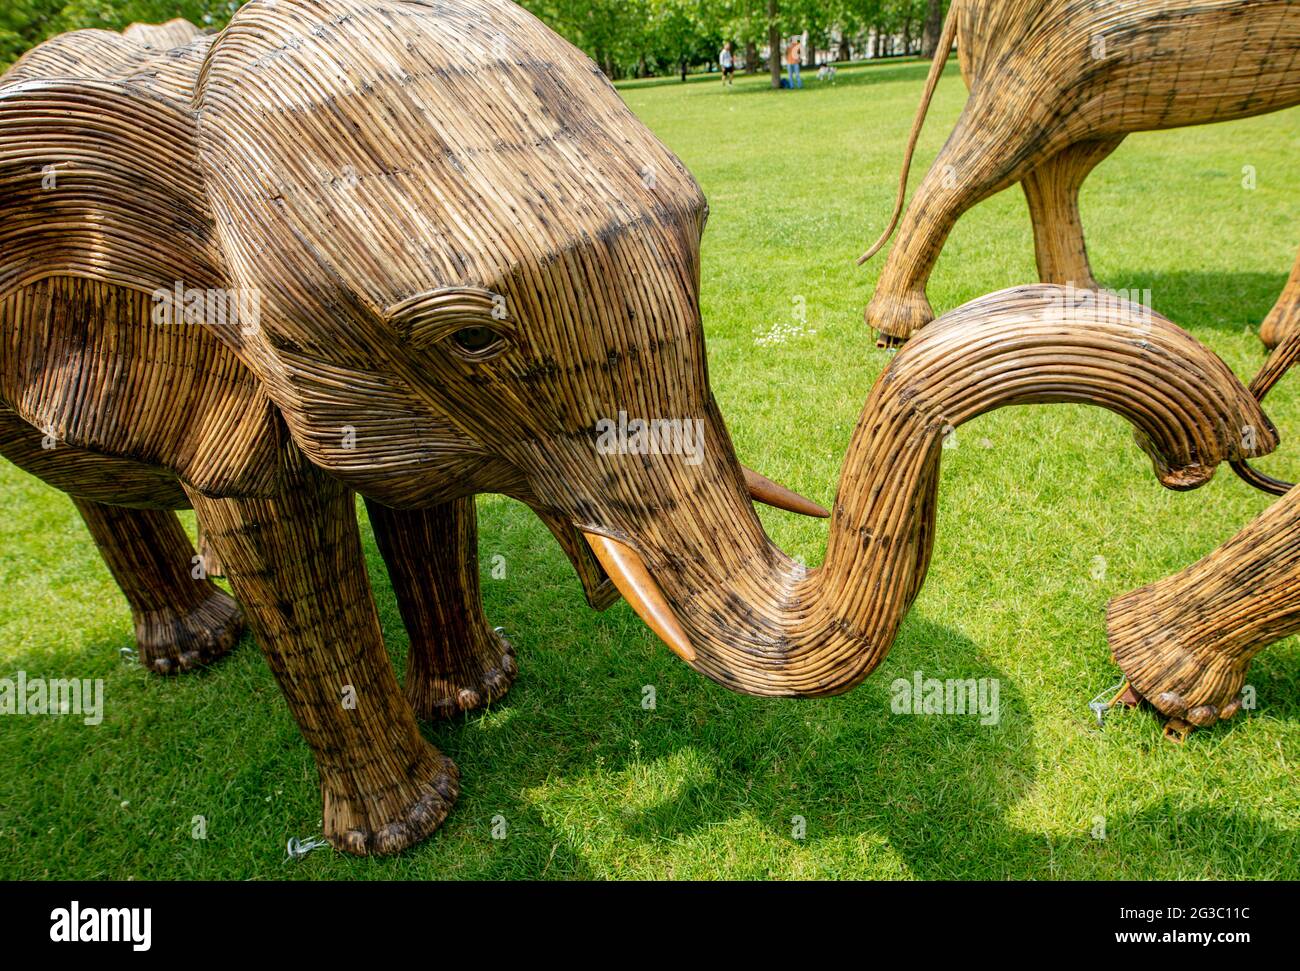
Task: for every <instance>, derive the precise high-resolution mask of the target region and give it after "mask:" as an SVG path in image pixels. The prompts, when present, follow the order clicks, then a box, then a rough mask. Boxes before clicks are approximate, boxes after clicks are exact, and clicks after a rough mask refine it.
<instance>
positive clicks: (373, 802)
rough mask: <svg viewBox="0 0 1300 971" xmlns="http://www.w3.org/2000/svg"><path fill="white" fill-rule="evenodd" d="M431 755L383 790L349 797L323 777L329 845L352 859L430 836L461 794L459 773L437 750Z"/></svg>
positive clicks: (387, 851)
mask: <svg viewBox="0 0 1300 971" xmlns="http://www.w3.org/2000/svg"><path fill="white" fill-rule="evenodd" d="M429 751H430V757H429V758H424V759H421V760H420V762H419V763H418V764H417V766H416V767H415V768H414V769H412V770H410V771H409V772H408V773H407V774H406V775H403V776H401V777H400V778H399V781H398V782H396V783H395V784H394V785H391V786H389V787H387V788H382V789H377V790H374V791H370V792H365V793H361V792H354V793H353V794H347V793H344V792H341V791H339V790H338V789H336V788H334V787H332V786H331V784H330V783H329V782H327V781H325V780H324V779H322V782H321V794H322V797H323V799H324V804H325V817H324V823H325V838H326V839H327V840H329V842H330V844H331V845H332V846H333V847H334V848H335V849H336V850H341V851H342V852H344V853H351V854H353V855H354V856H391V855H392V854H394V853H400V852H402V851H403V850H405V849H407V848H408V847H411V846H414V845H415V844H416V843H419V842H420V841H421V840H423V839H425V838H426V837H428V836H430V835H432V834H433V832H434V831H435V830H436V829H437V828H438V827H439V826H441V825H442V823H443V820H445V819H446V818H447V814H448V813H450V812H451V807H452V806H453V805H455V803H456V799H457V797H458V796H459V795H460V770H459V769H457V768H456V763H454V762H453V761H452V760H451V759H449V758H447V756H445V755H443V754H442V753H441V752H439V751H437V750H436V749H434V748H432V747H430V749H429Z"/></svg>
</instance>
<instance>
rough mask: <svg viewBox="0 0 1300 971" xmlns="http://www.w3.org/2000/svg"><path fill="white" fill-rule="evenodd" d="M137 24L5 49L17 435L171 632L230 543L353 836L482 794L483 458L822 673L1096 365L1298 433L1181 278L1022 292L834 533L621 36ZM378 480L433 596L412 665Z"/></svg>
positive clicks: (1178, 430) (914, 403) (966, 347)
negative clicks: (944, 473) (813, 556)
mask: <svg viewBox="0 0 1300 971" xmlns="http://www.w3.org/2000/svg"><path fill="white" fill-rule="evenodd" d="M129 43H130V41H129V38H122V37H118V36H117V35H112V34H105V33H104V32H93V34H92V35H91V36H89V37H82V36H79V35H75V34H74V35H68V36H67V37H65V38H63V39H60V40H56V41H54V42H52V43H51V45H46V46H45V47H43V48H40V49H38V50H36V51H34V52H32V54H30V55H29V56H28V58H26V59H24V60H23V61H21V62H20V63H19V64H18V65H16V67H15V68H14V70H13V72H12V73H11V75H10V76H9V77H7V78H6V79H5V83H4V84H3V85H0V453H3V454H4V455H5V456H7V457H8V458H10V459H11V460H13V461H14V462H16V463H17V464H18V465H20V466H22V467H23V468H25V469H28V470H29V471H31V472H33V473H34V474H35V475H37V476H38V477H39V478H41V479H43V480H44V481H46V482H48V483H50V484H52V485H54V486H55V487H57V488H60V489H62V490H64V491H65V492H67V493H69V494H70V495H72V496H73V497H74V498H75V499H76V501H77V503H78V505H79V507H80V508H81V509H82V511H83V513H84V514H85V516H86V519H87V522H88V523H89V524H90V526H91V529H92V532H93V533H94V535H95V538H96V539H97V540H98V541H99V545H100V547H101V549H102V550H103V551H104V553H105V555H106V557H107V558H108V560H109V563H110V565H112V566H113V567H114V573H115V575H116V576H117V578H118V580H119V582H120V583H121V585H122V587H123V589H124V591H125V592H126V593H127V595H128V598H129V599H131V600H132V603H133V606H135V607H136V608H137V616H138V617H139V616H149V617H153V618H154V620H155V621H156V628H157V629H156V630H154V631H153V632H152V633H151V634H150V636H151V637H152V645H151V647H150V650H151V651H152V652H153V655H154V657H155V658H156V659H162V660H167V661H170V662H172V663H170V664H166V665H156V667H159V668H162V667H168V668H170V667H173V666H178V667H184V666H189V665H191V664H193V663H200V662H202V661H206V660H209V659H211V658H212V657H215V656H216V655H218V654H220V653H221V651H223V650H225V649H227V648H228V647H229V645H230V643H231V642H232V639H233V637H234V636H235V634H237V627H238V623H239V619H238V617H239V613H238V609H237V608H236V607H235V606H234V604H233V603H232V602H230V601H229V598H226V597H225V595H224V594H221V593H220V592H219V591H218V590H217V589H216V588H215V587H213V586H212V585H211V584H210V583H209V582H208V581H206V580H202V579H194V577H193V574H192V573H191V572H190V570H189V564H190V561H191V558H192V554H193V551H192V549H191V548H190V545H189V542H188V540H187V539H186V538H185V536H184V534H183V533H182V532H181V530H180V528H179V526H178V524H177V521H176V519H175V516H174V512H173V510H175V509H178V508H184V507H188V506H192V507H193V508H194V510H195V511H196V513H197V515H198V518H199V520H200V522H201V523H202V524H203V527H204V529H205V531H206V534H207V538H208V541H209V542H210V543H211V545H212V547H213V549H214V551H215V553H216V555H217V556H218V557H219V558H220V559H221V561H222V562H223V563H224V565H225V571H226V575H227V577H228V578H229V581H230V584H231V587H232V589H233V590H234V593H235V596H236V598H237V600H238V602H239V604H240V606H241V607H242V610H243V613H244V615H245V616H246V617H247V620H248V623H249V625H250V627H251V628H252V631H253V634H254V636H255V637H256V639H257V641H258V643H259V645H260V646H261V648H262V650H263V652H264V654H265V656H266V659H267V661H268V663H269V666H270V668H271V670H272V671H273V672H274V674H275V676H276V678H277V679H278V681H279V684H280V686H281V688H282V690H283V694H284V697H285V699H286V701H287V703H288V705H289V707H290V709H291V710H292V713H293V715H294V717H295V719H296V721H297V723H298V725H299V726H300V728H301V731H302V734H303V737H304V739H305V740H306V742H307V744H308V745H309V746H310V747H311V749H312V752H313V753H314V756H315V760H316V764H317V767H318V769H319V774H320V784H321V791H322V797H323V801H324V828H325V834H326V836H327V838H328V839H329V840H330V841H331V842H332V843H333V844H334V845H335V846H336V847H338V848H340V849H342V850H345V851H348V852H352V853H358V854H365V853H392V852H396V851H399V850H401V849H403V848H404V847H407V846H409V845H411V844H412V843H414V842H416V841H418V840H420V839H422V838H424V837H425V836H427V835H428V834H429V833H431V832H432V831H433V830H434V829H435V828H436V827H437V826H438V825H439V824H440V823H441V821H442V820H443V818H444V817H445V816H446V814H447V812H448V811H449V810H450V807H451V805H452V803H453V801H454V799H455V797H456V795H457V792H458V785H459V782H458V773H457V771H456V768H455V766H454V765H453V764H452V763H451V761H450V760H449V759H448V758H446V757H445V756H444V755H443V754H442V753H440V752H439V751H438V750H437V749H435V748H434V747H433V746H432V745H430V744H429V743H428V742H427V741H426V740H425V739H424V738H422V737H421V735H420V732H419V729H418V726H417V722H416V716H417V714H419V715H422V716H436V715H440V714H445V713H447V712H450V711H459V710H462V709H465V708H469V707H474V706H475V705H477V704H479V703H482V702H484V701H486V700H490V699H491V698H493V697H497V696H499V695H500V693H501V692H502V691H504V690H505V688H506V687H507V686H508V684H509V682H510V680H511V678H513V676H514V674H515V662H514V659H513V657H512V656H511V652H510V649H509V646H508V645H506V644H505V643H504V642H503V641H502V640H501V639H500V638H499V637H498V635H497V634H495V633H494V632H493V630H492V628H491V626H490V625H489V624H488V623H487V621H486V620H485V619H484V618H483V616H482V607H481V603H480V599H479V594H478V586H477V583H478V581H477V572H476V568H475V564H474V556H475V523H474V506H473V496H474V495H475V494H477V493H483V492H495V493H501V494H505V495H508V496H512V497H515V498H517V499H519V500H521V501H522V502H524V503H526V504H527V505H528V506H530V507H531V508H532V509H533V510H535V511H536V512H537V514H538V515H539V516H541V517H542V518H543V520H545V521H546V522H547V523H548V525H550V526H551V528H552V529H553V531H554V532H555V533H556V535H557V537H558V538H559V539H560V540H561V542H562V544H564V546H565V548H566V550H567V551H568V552H569V554H570V556H571V557H572V558H573V560H574V562H575V565H577V566H578V568H579V574H580V575H581V576H583V577H584V580H585V581H586V583H587V585H588V591H589V594H590V596H591V598H592V599H593V600H594V601H596V602H597V603H603V602H608V600H609V595H608V591H609V590H610V589H611V585H612V587H616V588H617V589H618V590H619V591H621V592H622V593H623V594H624V596H625V597H626V599H627V600H628V601H629V603H630V604H631V606H632V607H633V608H634V609H635V610H636V611H637V612H638V613H639V614H640V615H641V616H642V617H643V618H644V619H645V620H646V621H647V623H649V624H650V625H651V626H652V627H653V629H654V630H655V631H656V632H657V633H658V634H659V635H660V636H661V637H662V638H663V639H664V640H665V642H666V643H667V644H668V646H669V647H670V648H671V649H673V650H674V651H675V652H676V653H677V654H678V655H680V656H681V657H682V658H683V660H684V661H685V662H686V663H688V664H689V665H691V666H692V667H693V668H694V669H695V670H697V671H699V672H700V673H702V674H704V675H706V676H708V677H710V678H712V679H714V680H716V681H718V682H720V683H721V684H723V685H725V686H727V687H729V688H732V689H734V690H737V691H742V692H748V693H751V694H756V695H767V696H815V695H828V694H836V693H839V692H843V691H847V690H848V689H850V688H851V687H853V686H854V685H855V684H857V683H858V682H860V681H861V680H862V679H863V678H864V677H866V676H867V674H868V673H870V671H871V670H872V669H873V668H874V667H876V665H878V664H879V663H880V661H881V659H882V658H883V657H884V656H885V654H886V652H887V651H888V649H889V647H890V644H891V643H892V641H893V639H894V635H895V633H896V631H897V629H898V625H899V623H900V622H901V620H902V617H903V615H904V613H905V612H906V610H907V609H908V606H909V605H910V604H911V602H912V600H913V598H914V597H915V596H916V593H917V592H918V590H919V589H920V586H921V583H922V581H923V579H924V575H925V572H926V567H927V564H928V558H929V554H930V550H931V545H932V541H933V537H934V522H935V516H934V514H935V503H936V501H937V487H938V467H939V457H940V454H941V451H942V440H943V436H944V434H945V433H946V432H947V430H948V429H949V428H951V427H953V426H956V425H959V424H960V423H961V422H963V421H966V420H968V419H970V418H972V417H974V416H976V415H978V414H982V413H984V412H987V411H989V410H990V409H993V408H997V407H1000V406H1003V405H1010V404H1019V403H1040V402H1090V403H1093V404H1097V405H1099V406H1102V407H1105V408H1109V409H1111V410H1113V411H1115V412H1118V413H1119V414H1121V415H1123V416H1124V417H1125V418H1127V419H1128V420H1129V421H1130V422H1131V423H1132V424H1133V425H1134V426H1135V428H1136V429H1137V431H1138V440H1139V442H1140V443H1141V445H1142V447H1143V448H1144V450H1145V451H1146V452H1147V453H1148V454H1149V455H1150V456H1151V457H1152V459H1153V461H1154V463H1155V468H1156V471H1157V474H1158V476H1159V478H1160V479H1161V481H1162V482H1163V483H1164V484H1165V485H1167V486H1170V487H1173V488H1190V487H1194V486H1196V485H1199V484H1200V483H1202V482H1204V481H1206V480H1207V479H1208V478H1209V476H1210V475H1211V474H1213V471H1214V468H1215V466H1216V465H1217V464H1218V463H1220V462H1222V461H1224V460H1238V459H1242V458H1246V457H1249V456H1253V455H1256V454H1262V453H1265V452H1267V451H1269V450H1270V449H1272V448H1273V447H1274V445H1275V435H1274V433H1273V431H1272V427H1271V426H1270V425H1269V424H1268V421H1267V419H1266V418H1265V417H1264V415H1263V414H1262V413H1261V411H1260V409H1259V407H1258V405H1257V404H1256V402H1255V400H1254V399H1253V398H1252V397H1251V396H1250V395H1249V394H1248V393H1247V392H1246V390H1245V389H1244V388H1243V387H1242V386H1241V385H1240V383H1239V382H1238V381H1237V380H1236V379H1235V378H1234V377H1233V375H1232V374H1231V372H1230V371H1229V370H1228V369H1227V367H1226V366H1225V365H1224V364H1223V363H1222V362H1221V361H1219V360H1218V358H1216V357H1215V356H1214V355H1213V354H1211V353H1210V352H1209V351H1207V350H1206V349H1205V348H1203V347H1202V346H1201V345H1199V344H1198V343H1197V342H1196V341H1195V340H1193V339H1192V338H1191V337H1189V336H1188V335H1187V334H1185V333H1184V332H1182V331H1181V330H1179V329H1178V328H1176V327H1174V326H1173V325H1172V324H1170V323H1169V322H1167V321H1165V320H1163V319H1161V318H1159V317H1158V316H1154V315H1151V314H1149V313H1148V312H1146V311H1144V310H1143V309H1142V308H1139V307H1135V306H1133V305H1129V304H1124V303H1113V304H1101V303H1096V302H1090V303H1087V304H1084V305H1078V306H1075V305H1071V304H1069V303H1068V302H1065V301H1066V300H1067V299H1068V298H1065V297H1063V293H1064V291H1061V290H1060V289H1059V288H1052V287H1041V286H1035V287H1028V288H1022V289H1018V290H1012V291H1007V292H1004V293H1001V294H995V295H993V296H991V297H988V298H984V299H982V300H979V301H976V302H974V303H972V304H969V305H967V306H966V307H963V308H961V309H959V310H957V311H954V312H953V313H952V314H950V315H948V317H947V318H945V320H943V321H940V322H938V323H937V324H936V325H935V326H934V327H932V328H930V329H929V330H928V332H927V334H926V335H925V336H924V337H923V338H922V339H920V340H918V341H916V342H914V343H913V344H912V345H911V346H909V347H908V348H907V349H906V350H905V351H904V352H902V353H900V354H899V355H898V356H897V357H896V359H895V360H894V361H893V362H892V363H891V365H890V367H889V368H888V370H887V371H886V372H885V373H884V374H883V376H882V377H881V378H880V379H879V381H878V383H877V384H876V386H875V388H874V390H873V391H872V392H871V396H870V398H869V400H868V402H867V404H866V406H865V409H864V411H863V415H862V419H861V421H860V422H859V424H858V426H857V428H856V430H855V432H854V435H853V439H852V443H851V445H850V447H849V452H848V456H847V458H846V461H845V465H844V471H843V474H842V478H841V481H840V484H839V492H838V497H837V499H836V502H835V507H834V511H833V515H832V518H831V525H830V540H829V546H828V550H827V553H826V558H825V563H824V565H823V566H821V567H820V568H818V569H816V570H812V571H809V570H806V569H804V568H803V567H801V566H800V565H799V564H798V563H797V562H795V561H794V560H792V559H791V558H789V557H788V556H786V554H784V553H783V552H782V551H781V550H780V549H778V548H777V547H776V546H775V545H774V544H773V543H772V542H771V541H770V540H769V539H768V537H767V536H766V534H765V533H764V531H763V529H762V526H761V524H760V522H759V520H758V518H757V516H756V515H755V512H754V509H753V505H752V502H751V496H752V495H753V494H754V493H758V494H759V496H760V497H761V498H775V500H776V501H778V502H781V503H782V504H785V505H788V506H793V507H796V508H801V509H802V510H803V511H813V512H815V511H816V507H815V506H812V505H811V504H810V503H807V502H806V501H801V500H799V498H798V497H796V496H793V495H791V494H788V493H784V492H782V490H780V489H779V487H777V486H775V485H774V484H772V483H770V482H767V481H766V480H763V479H762V478H761V477H758V476H754V475H752V474H747V473H746V471H745V470H744V469H743V467H741V466H740V465H739V464H738V462H737V458H736V456H735V453H734V450H733V448H732V445H731V442H730V439H729V437H728V434H727V429H726V426H725V425H724V423H723V420H722V417H721V415H720V413H719V410H718V408H717V406H716V404H715V401H714V398H713V395H712V393H711V391H710V388H709V384H708V378H707V367H706V358H705V348H704V338H703V328H702V325H701V319H700V311H699V285H700V284H699V281H700V239H701V234H702V233H703V231H704V224H705V220H706V215H707V208H706V205H705V200H704V197H703V195H702V193H701V191H700V189H699V187H698V186H697V184H696V183H695V181H694V180H693V179H692V177H691V176H690V174H689V172H687V170H686V169H685V167H684V166H683V165H682V164H681V162H680V161H679V160H678V159H677V158H676V157H675V156H674V155H673V154H672V153H671V152H669V151H668V149H666V148H665V147H664V146H663V145H662V144H661V143H660V142H659V141H658V140H657V139H656V138H654V136H653V135H651V133H650V132H649V131H648V130H647V129H646V128H645V127H644V126H643V125H642V124H641V123H640V122H639V121H637V120H636V118H635V117H634V116H633V115H632V114H631V113H630V112H629V111H628V110H627V108H626V107H625V106H624V105H623V103H622V101H621V100H620V99H619V97H618V95H617V93H616V92H615V91H614V90H613V88H612V87H611V86H610V85H609V84H608V83H607V81H606V80H605V79H604V77H603V76H602V75H601V74H600V72H599V71H598V69H597V68H596V67H595V65H594V64H593V63H592V62H591V61H590V60H589V59H588V58H587V57H586V56H585V55H583V54H582V53H581V52H579V51H578V50H577V49H576V48H574V47H572V46H570V45H569V44H568V43H566V42H565V41H563V40H562V39H560V38H559V37H557V36H556V35H555V34H554V33H552V32H551V31H550V30H549V29H548V28H546V27H545V26H544V25H543V24H542V23H541V22H540V21H538V20H537V19H535V18H534V17H532V16H531V15H530V14H528V13H527V12H526V11H524V10H522V9H521V8H519V7H517V6H516V5H514V4H512V3H509V2H506V0H445V2H441V3H438V4H436V5H434V4H428V3H421V2H396V3H392V2H384V3H379V2H372V0H277V2H272V0H266V2H262V0H255V2H253V3H250V4H247V5H245V6H244V7H243V8H241V10H240V11H239V12H238V13H237V14H236V15H235V17H234V18H233V20H232V21H231V23H230V25H229V27H228V28H227V29H226V30H224V31H223V32H222V33H221V34H220V35H219V36H217V37H215V38H211V37H197V38H194V39H193V40H191V41H190V42H189V43H188V44H187V45H186V46H183V47H181V48H179V49H177V50H173V51H168V52H165V53H162V54H150V55H149V56H147V57H145V58H144V59H143V60H141V55H140V47H139V45H138V44H137V45H135V47H134V49H133V48H130V47H128V46H126V45H127V44H129ZM88 50H90V51H91V54H93V56H91V55H90V54H87V51H88ZM114 65H116V66H114ZM1247 427H1250V428H1254V429H1257V430H1258V434H1255V435H1253V436H1249V437H1248V438H1246V437H1243V435H1242V429H1244V428H1247ZM354 493H359V494H360V495H362V496H363V497H364V498H365V500H366V502H367V504H368V506H369V510H370V514H371V517H372V520H373V521H374V523H375V528H376V534H377V537H378V541H379V546H380V548H381V551H382V552H383V554H384V556H385V560H386V563H387V565H388V569H389V572H390V576H391V577H392V581H393V585H394V588H395V590H396V592H397V594H398V597H399V601H400V603H401V607H402V615H403V618H404V620H405V622H406V624H407V626H408V628H410V631H411V641H412V647H411V654H412V661H411V668H410V670H409V671H408V684H407V692H406V695H405V696H404V695H403V693H402V691H401V690H400V688H399V686H398V683H397V679H396V676H395V674H394V672H393V670H392V666H391V665H390V663H389V660H388V656H387V654H386V652H385V648H384V644H383V640H382V636H381V633H380V627H379V623H378V620H377V616H376V612H375V607H374V604H373V601H372V597H371V592H370V589H369V586H368V581H367V577H366V572H365V566H364V561H363V556H362V550H361V544H360V540H359V533H358V528H357V523H356V516H355V505H354Z"/></svg>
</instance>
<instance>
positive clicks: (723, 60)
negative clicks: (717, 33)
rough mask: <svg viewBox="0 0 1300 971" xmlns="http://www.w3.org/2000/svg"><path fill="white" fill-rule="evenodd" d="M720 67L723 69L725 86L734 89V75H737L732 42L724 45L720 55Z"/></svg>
mask: <svg viewBox="0 0 1300 971" xmlns="http://www.w3.org/2000/svg"><path fill="white" fill-rule="evenodd" d="M718 65H719V66H720V67H721V68H722V84H723V86H724V87H728V88H729V87H732V86H733V84H734V83H735V82H734V80H733V75H734V74H735V73H736V58H735V56H734V55H733V54H732V53H731V41H727V42H726V43H725V44H723V45H722V51H721V52H720V53H719V54H718Z"/></svg>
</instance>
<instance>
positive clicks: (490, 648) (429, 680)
mask: <svg viewBox="0 0 1300 971" xmlns="http://www.w3.org/2000/svg"><path fill="white" fill-rule="evenodd" d="M475 639H476V640H477V641H479V642H480V645H476V647H475V648H474V649H471V650H462V651H458V652H457V661H458V662H459V663H457V664H446V663H443V664H439V665H437V667H438V668H439V670H437V671H430V670H429V669H428V666H427V662H424V659H423V658H422V657H418V656H417V655H416V654H415V653H414V647H413V648H412V650H413V654H412V664H411V670H410V672H409V673H408V675H407V679H406V697H407V700H408V701H410V703H411V707H412V708H413V709H414V710H415V714H416V716H417V717H418V718H422V719H424V720H425V721H439V720H441V719H445V718H452V717H455V716H456V715H460V714H462V713H464V712H468V711H474V710H475V709H478V708H484V707H486V706H488V705H490V704H492V703H493V702H495V701H498V700H499V699H501V698H502V697H504V696H505V693H506V692H507V691H509V690H510V686H511V685H512V684H514V680H515V676H516V675H517V674H518V673H519V665H518V664H517V663H516V661H515V648H514V645H513V644H511V643H510V641H509V640H507V639H506V637H505V635H504V634H502V633H501V632H500V631H495V630H488V631H487V633H486V634H481V635H479V636H478V637H476V638H475Z"/></svg>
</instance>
